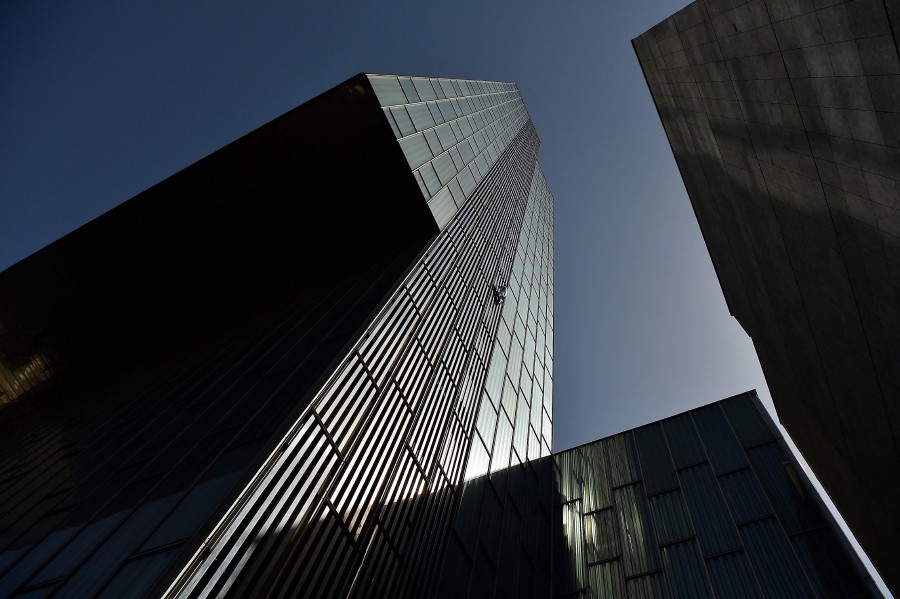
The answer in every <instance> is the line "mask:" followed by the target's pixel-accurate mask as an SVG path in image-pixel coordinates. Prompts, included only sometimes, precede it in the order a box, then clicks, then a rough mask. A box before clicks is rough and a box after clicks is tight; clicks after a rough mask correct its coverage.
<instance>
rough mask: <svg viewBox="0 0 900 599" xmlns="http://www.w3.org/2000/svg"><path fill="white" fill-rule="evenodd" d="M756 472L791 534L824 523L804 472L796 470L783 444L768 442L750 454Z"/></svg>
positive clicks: (748, 453) (752, 450) (749, 452)
mask: <svg viewBox="0 0 900 599" xmlns="http://www.w3.org/2000/svg"><path fill="white" fill-rule="evenodd" d="M747 455H748V456H749V457H750V462H751V463H752V464H753V470H754V472H756V475H757V476H758V477H759V480H760V482H761V483H762V486H763V489H764V490H765V492H766V495H767V496H768V498H769V501H770V502H771V503H772V506H773V507H774V508H775V513H776V514H778V518H779V519H780V520H781V523H782V524H783V525H784V527H785V529H786V530H787V532H788V534H791V533H795V532H800V531H803V530H808V529H810V528H814V527H816V526H821V525H823V524H825V521H824V520H823V518H822V513H821V512H820V511H819V506H818V504H817V503H816V502H815V501H813V499H812V498H811V497H810V496H809V495H808V491H807V488H806V486H805V485H804V484H803V482H802V481H803V479H801V478H800V477H801V476H803V475H802V473H798V472H797V471H796V470H794V465H793V463H792V462H791V460H790V459H789V458H788V457H787V456H786V455H785V453H784V450H783V449H782V447H781V445H779V444H778V443H776V442H773V443H767V444H766V445H761V446H759V447H756V448H753V449H751V450H749V451H748V452H747Z"/></svg>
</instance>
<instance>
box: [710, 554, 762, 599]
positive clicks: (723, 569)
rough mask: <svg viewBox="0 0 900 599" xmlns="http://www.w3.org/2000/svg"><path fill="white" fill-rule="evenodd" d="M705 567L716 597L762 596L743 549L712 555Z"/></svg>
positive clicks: (726, 598) (741, 598)
mask: <svg viewBox="0 0 900 599" xmlns="http://www.w3.org/2000/svg"><path fill="white" fill-rule="evenodd" d="M706 567H707V569H708V570H709V579H710V581H711V582H712V588H713V591H714V592H715V594H716V598H717V599H757V598H760V599H761V598H762V594H761V593H760V590H759V588H758V587H757V585H756V580H755V578H754V576H753V573H752V572H751V571H750V564H749V563H748V562H747V556H746V555H744V552H743V551H736V552H734V553H727V554H725V555H720V556H717V557H713V558H711V559H709V560H707V562H706Z"/></svg>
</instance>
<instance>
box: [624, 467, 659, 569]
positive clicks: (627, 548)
mask: <svg viewBox="0 0 900 599" xmlns="http://www.w3.org/2000/svg"><path fill="white" fill-rule="evenodd" d="M613 498H614V500H615V504H616V507H615V509H616V511H617V512H618V515H619V530H620V532H621V534H622V562H623V564H624V566H625V575H626V576H636V575H638V574H643V573H645V572H650V571H652V570H656V569H657V568H659V549H658V547H657V545H656V536H655V535H654V534H653V524H652V523H651V521H650V511H649V509H648V507H647V498H646V497H645V496H644V491H643V489H642V488H641V484H640V483H638V484H635V485H631V486H628V487H621V488H618V489H615V490H614V491H613Z"/></svg>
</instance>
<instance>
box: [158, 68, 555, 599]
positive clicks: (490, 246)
mask: <svg viewBox="0 0 900 599" xmlns="http://www.w3.org/2000/svg"><path fill="white" fill-rule="evenodd" d="M369 79H370V81H372V84H373V88H374V89H375V91H376V93H377V96H378V98H379V101H380V103H381V104H389V105H393V106H391V108H390V109H386V110H385V116H386V117H387V118H388V119H389V123H390V124H391V125H392V127H393V128H394V130H395V133H397V131H398V130H399V129H398V123H401V124H402V123H404V121H403V116H402V115H405V114H409V115H413V117H415V119H416V122H417V123H420V122H421V121H419V120H418V119H419V117H418V116H416V115H417V114H419V111H421V110H429V109H430V110H432V111H435V112H433V113H429V114H432V116H431V117H430V120H428V121H427V122H428V123H429V126H428V127H427V128H425V129H424V134H421V135H418V138H419V139H420V141H421V143H425V140H430V141H431V142H432V143H433V142H434V140H435V139H444V140H446V139H448V138H447V137H446V136H447V135H450V136H453V135H455V133H453V132H454V131H457V132H464V134H463V135H460V136H459V137H458V138H456V137H452V139H454V142H453V145H452V146H449V145H448V146H446V147H447V151H445V152H444V153H443V154H441V153H439V152H432V153H431V154H429V155H428V160H432V159H433V160H434V161H440V160H441V159H442V157H443V158H449V157H450V156H451V155H453V156H457V155H458V156H464V157H466V158H465V160H466V161H467V162H457V163H453V164H456V165H458V166H459V168H458V169H456V170H454V172H453V176H452V177H450V178H449V179H447V180H446V183H445V184H444V186H443V187H442V188H438V189H435V190H434V191H435V193H434V194H432V195H429V194H428V193H427V189H428V188H427V187H425V186H423V185H422V181H423V180H424V179H423V175H422V171H423V169H425V168H430V169H433V166H432V163H431V162H427V163H421V164H417V163H416V162H415V161H414V160H413V158H411V156H413V154H412V153H411V152H410V149H409V148H410V147H412V146H410V145H408V143H416V142H415V141H412V142H405V141H404V140H407V139H409V138H403V137H401V138H400V145H401V148H403V151H404V154H405V156H406V158H407V159H408V160H409V167H410V168H411V169H413V173H414V176H415V177H416V180H417V181H418V182H419V183H420V186H421V188H422V190H423V192H425V197H426V199H428V200H429V206H430V207H431V209H432V214H434V216H435V219H436V220H437V222H438V224H439V226H441V227H442V228H443V230H442V232H441V233H440V234H439V235H438V236H437V237H436V238H435V239H434V241H433V242H432V243H431V244H430V245H429V246H428V247H427V249H426V250H425V252H424V254H423V255H422V257H421V258H420V259H419V260H418V261H417V262H416V263H415V264H414V265H413V266H412V268H411V270H410V271H409V273H408V274H407V275H406V277H405V278H404V280H403V281H402V283H401V284H400V285H399V287H398V288H397V290H396V291H395V292H394V293H393V294H392V296H391V297H390V298H389V299H388V300H387V301H386V303H385V305H384V307H383V309H382V310H381V311H380V313H379V314H378V315H377V316H376V318H375V319H374V322H373V323H372V324H371V325H370V326H369V327H367V329H366V330H365V331H364V332H363V333H362V335H361V337H360V338H359V340H358V341H357V342H356V344H355V345H354V347H353V348H352V350H351V351H350V352H349V353H348V355H347V356H346V357H345V358H344V360H343V361H342V362H341V364H340V365H339V366H338V367H337V369H336V370H335V372H334V373H333V374H332V375H331V376H330V377H329V380H328V382H327V383H326V384H325V385H324V386H323V388H322V390H321V391H320V392H319V394H318V395H317V396H316V398H315V399H314V400H313V401H312V402H311V405H310V409H309V410H308V411H307V412H306V413H304V414H303V415H302V416H301V418H300V419H299V420H298V421H297V423H296V424H295V425H294V426H293V428H292V430H291V431H290V432H289V433H288V434H287V435H286V436H285V437H284V439H283V441H282V443H281V444H280V445H279V448H278V449H277V450H276V451H275V452H273V453H272V455H271V456H270V457H269V458H268V459H267V460H266V463H265V465H264V466H263V467H262V469H261V470H260V472H259V474H258V476H257V477H256V478H255V479H254V480H253V481H252V482H251V483H250V485H248V487H247V488H246V490H245V491H244V492H243V494H242V495H241V497H240V498H239V500H238V501H237V502H236V503H235V505H234V507H233V509H232V510H231V511H230V512H229V513H228V514H227V515H226V516H225V517H224V518H223V519H222V521H221V522H220V524H219V525H218V526H217V528H216V529H215V530H214V531H213V533H212V535H211V536H210V537H209V538H208V540H207V541H206V543H205V544H204V547H203V548H201V550H200V551H198V552H197V554H196V556H195V557H194V558H193V559H192V560H191V562H190V563H189V564H188V567H187V568H186V569H185V571H184V572H183V573H182V575H181V576H180V577H179V579H178V580H177V581H176V583H175V584H174V585H173V586H172V587H171V588H170V589H169V594H170V595H171V596H180V597H204V596H215V597H218V596H236V597H238V596H246V595H247V594H252V593H253V592H258V589H260V588H264V589H267V592H270V593H274V594H283V593H289V594H290V593H297V592H298V591H297V590H296V589H303V591H301V592H299V593H300V594H301V595H304V596H316V597H324V596H346V595H353V596H364V597H368V596H428V595H430V594H432V593H433V592H434V590H435V585H436V582H437V580H438V574H439V573H440V569H441V564H442V562H443V559H444V553H445V547H446V545H447V543H448V540H449V538H450V535H451V534H453V533H452V531H451V527H450V526H449V524H450V522H451V521H452V520H453V519H454V517H455V514H456V511H457V507H458V505H459V502H460V497H459V495H460V490H461V488H462V487H461V485H462V482H463V480H464V479H470V478H475V477H479V476H481V475H483V474H484V473H485V472H487V471H488V469H489V468H492V469H493V470H495V471H496V470H506V469H509V468H511V467H512V466H513V465H515V466H519V467H524V466H522V465H523V464H524V463H525V462H527V461H528V460H529V458H530V457H531V458H534V459H537V458H540V457H542V456H544V457H546V456H548V455H549V453H550V443H551V440H552V434H551V426H552V424H551V423H552V395H551V394H552V381H551V378H550V377H551V375H550V373H551V369H552V348H553V342H552V339H553V337H552V335H553V330H552V310H553V302H552V293H553V287H552V264H553V262H552V260H553V253H552V244H553V220H552V196H551V195H550V192H549V189H548V188H547V185H546V181H545V180H544V178H543V175H542V174H541V172H540V169H539V168H538V167H537V163H536V158H537V150H538V139H537V136H536V134H535V132H534V129H533V127H532V126H531V124H530V122H529V121H528V120H527V113H525V112H524V107H523V106H522V105H521V99H520V98H519V97H518V93H517V92H516V91H515V88H514V86H511V85H510V84H493V83H487V82H465V81H452V82H447V81H445V82H444V83H445V85H444V87H443V88H441V87H440V85H439V83H440V80H429V79H419V78H414V79H409V78H400V79H399V80H398V79H397V78H385V77H374V76H370V77H369ZM400 82H402V86H401V83H400ZM454 84H455V85H454ZM410 85H412V86H413V87H410ZM436 86H437V88H436ZM404 89H406V90H407V91H406V92H403V91H402V90H404ZM412 90H417V93H418V96H417V97H414V99H416V100H418V99H425V100H426V102H424V103H418V104H410V105H408V106H404V105H403V104H402V103H403V102H407V101H408V100H409V96H403V95H402V94H403V93H406V94H410V95H411V94H412V93H413V91H412ZM429 90H430V91H429ZM437 90H440V91H439V92H438V91H437ZM463 91H465V92H467V93H468V94H469V95H463V93H462V92H463ZM448 96H449V97H450V98H454V99H458V101H457V102H452V103H451V102H450V101H449V100H447V98H448ZM510 103H511V104H512V105H514V106H515V107H517V112H510V110H511V108H510V107H507V106H506V104H510ZM449 106H455V107H456V108H454V110H456V111H457V112H455V113H450V112H444V113H443V114H446V115H447V117H450V115H451V114H453V115H454V116H453V117H452V118H445V119H444V121H441V120H439V119H438V117H437V115H438V114H441V113H440V111H441V110H444V111H448V110H450V108H449ZM476 107H477V108H476ZM508 113H509V114H512V115H517V118H518V120H515V121H513V120H511V119H512V116H508ZM423 114H424V113H423ZM522 115H525V118H524V119H523V118H521V117H522ZM488 117H490V118H489V120H485V119H486V118H488ZM445 121H449V124H443V125H442V123H444V122H445ZM405 126H406V125H404V127H405ZM436 127H437V130H436V129H435V128H436ZM441 127H444V128H445V129H441ZM404 130H405V129H404ZM437 136H440V137H437ZM426 147H432V146H426ZM433 147H434V149H435V150H437V148H438V146H433ZM429 151H431V150H429ZM423 165H424V166H423ZM454 168H456V167H454ZM442 172H443V171H442ZM466 180H470V181H472V185H471V186H470V185H469V184H467V183H465V181H466ZM454 186H455V187H454ZM451 188H455V189H457V190H458V191H460V190H462V193H463V194H465V195H461V196H458V199H459V203H458V205H457V204H456V203H454V204H453V206H454V209H453V210H452V211H451V212H449V213H443V212H435V206H436V202H435V199H436V198H438V196H439V195H440V194H441V193H442V192H443V193H451V194H452V193H454V192H450V191H448V189H451ZM452 197H457V196H452ZM466 200H468V201H466ZM504 393H505V395H503V394H504ZM495 437H496V440H495ZM545 478H546V477H545ZM548 509H549V505H545V506H544V510H545V512H546V511H547V510H548ZM547 513H549V512H547ZM544 520H545V521H547V520H546V518H545V519H544ZM544 538H545V540H546V539H547V537H544ZM547 545H548V546H549V544H548V543H547ZM544 565H545V568H547V580H549V563H545V564H544Z"/></svg>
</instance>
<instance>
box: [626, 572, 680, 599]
mask: <svg viewBox="0 0 900 599" xmlns="http://www.w3.org/2000/svg"><path fill="white" fill-rule="evenodd" d="M625 590H626V593H627V596H628V599H666V598H667V597H669V592H668V590H667V588H666V579H665V577H664V576H663V575H662V573H659V572H657V573H655V574H647V575H645V576H637V577H635V578H629V579H628V580H626V581H625Z"/></svg>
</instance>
